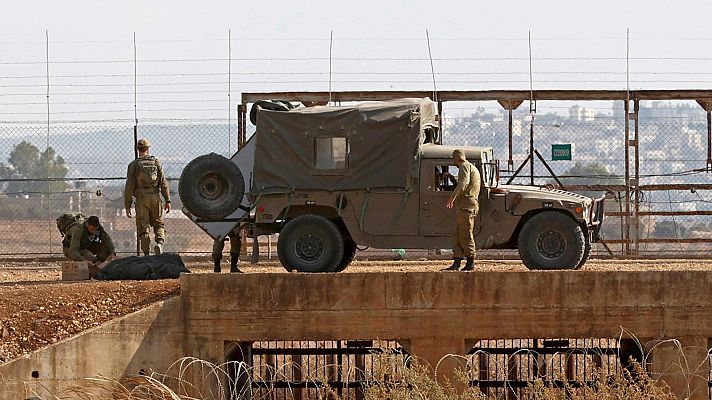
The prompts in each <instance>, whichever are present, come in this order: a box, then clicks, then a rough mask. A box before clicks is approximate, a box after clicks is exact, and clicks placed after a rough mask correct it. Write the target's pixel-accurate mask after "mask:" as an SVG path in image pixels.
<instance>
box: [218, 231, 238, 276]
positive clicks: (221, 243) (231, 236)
mask: <svg viewBox="0 0 712 400" xmlns="http://www.w3.org/2000/svg"><path fill="white" fill-rule="evenodd" d="M225 240H230V269H231V270H234V269H236V268H237V261H238V259H239V258H240V247H242V241H241V240H240V233H239V232H235V231H232V232H230V233H228V234H227V236H225V237H224V238H222V239H218V240H215V241H214V242H213V263H214V264H215V272H218V271H219V265H220V260H222V252H223V249H224V248H225Z"/></svg>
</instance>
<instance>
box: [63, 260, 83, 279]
mask: <svg viewBox="0 0 712 400" xmlns="http://www.w3.org/2000/svg"><path fill="white" fill-rule="evenodd" d="M87 279H89V263H88V262H86V261H62V280H63V281H81V280H87Z"/></svg>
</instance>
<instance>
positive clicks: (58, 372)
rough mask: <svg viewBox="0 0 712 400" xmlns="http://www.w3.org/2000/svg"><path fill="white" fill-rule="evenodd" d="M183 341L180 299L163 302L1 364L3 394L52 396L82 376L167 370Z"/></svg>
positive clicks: (14, 398) (11, 399) (12, 398)
mask: <svg viewBox="0 0 712 400" xmlns="http://www.w3.org/2000/svg"><path fill="white" fill-rule="evenodd" d="M182 343H183V328H182V312H181V302H180V300H179V299H178V298H174V299H169V300H167V301H164V302H159V303H156V304H153V305H151V306H149V307H147V308H145V309H143V310H140V311H138V312H135V313H133V314H129V315H127V316H124V317H122V318H119V319H117V320H114V321H111V322H109V323H106V324H104V325H101V326H99V327H97V328H94V329H91V330H89V331H86V332H84V333H82V334H80V335H77V336H74V337H72V338H69V339H66V340H63V341H60V342H57V343H55V344H53V345H51V346H49V347H46V348H44V349H40V350H37V351H35V352H33V353H30V354H28V355H25V356H22V357H20V358H18V359H15V360H13V361H10V362H8V363H5V364H2V365H0V399H1V400H18V399H25V398H27V397H28V396H29V395H32V394H36V395H38V396H40V397H42V398H45V399H51V398H54V397H53V396H51V395H50V393H52V394H59V393H61V392H62V391H63V390H66V389H67V388H68V387H71V386H72V385H74V384H76V383H78V379H81V378H87V377H95V376H97V375H102V376H105V377H108V378H114V379H119V378H121V377H123V376H127V375H135V374H138V373H139V371H140V370H141V369H144V370H145V371H149V372H150V371H151V370H155V371H158V372H164V371H166V370H168V367H169V366H170V365H171V363H173V362H174V361H176V360H177V359H179V358H180V357H182V355H183V349H182ZM33 371H36V373H37V374H38V376H39V378H33V377H32V373H33Z"/></svg>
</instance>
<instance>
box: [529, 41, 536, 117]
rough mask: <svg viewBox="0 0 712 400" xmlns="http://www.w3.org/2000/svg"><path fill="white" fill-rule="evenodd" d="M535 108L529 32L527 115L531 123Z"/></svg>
mask: <svg viewBox="0 0 712 400" xmlns="http://www.w3.org/2000/svg"><path fill="white" fill-rule="evenodd" d="M535 112H536V106H534V77H533V73H532V31H529V113H530V114H531V115H532V121H533V118H534V113H535Z"/></svg>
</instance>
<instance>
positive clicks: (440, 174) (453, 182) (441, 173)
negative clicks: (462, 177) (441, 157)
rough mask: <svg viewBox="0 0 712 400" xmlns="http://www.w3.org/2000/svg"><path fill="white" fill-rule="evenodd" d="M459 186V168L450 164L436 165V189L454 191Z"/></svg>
mask: <svg viewBox="0 0 712 400" xmlns="http://www.w3.org/2000/svg"><path fill="white" fill-rule="evenodd" d="M455 186H457V168H455V167H453V166H448V165H436V166H435V186H433V188H434V189H435V190H436V191H445V192H452V191H453V190H455Z"/></svg>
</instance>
